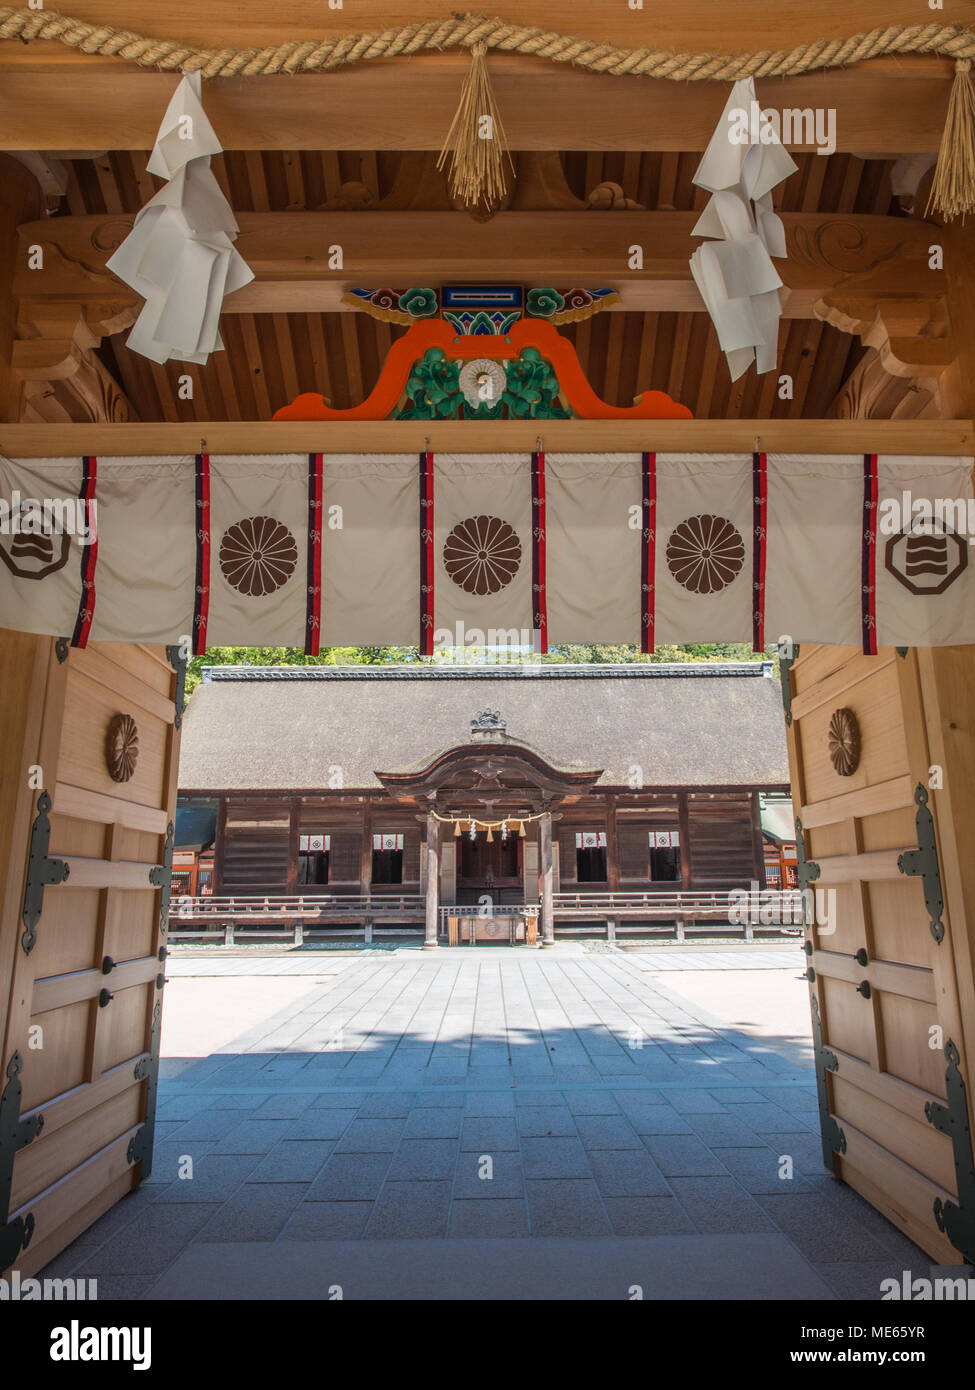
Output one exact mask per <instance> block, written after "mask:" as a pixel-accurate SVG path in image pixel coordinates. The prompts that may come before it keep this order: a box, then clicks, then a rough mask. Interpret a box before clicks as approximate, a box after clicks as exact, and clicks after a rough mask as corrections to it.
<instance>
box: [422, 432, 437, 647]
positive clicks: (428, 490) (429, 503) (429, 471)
mask: <svg viewBox="0 0 975 1390" xmlns="http://www.w3.org/2000/svg"><path fill="white" fill-rule="evenodd" d="M433 600H434V589H433V454H431V453H422V454H421V455H420V655H421V656H432V655H433Z"/></svg>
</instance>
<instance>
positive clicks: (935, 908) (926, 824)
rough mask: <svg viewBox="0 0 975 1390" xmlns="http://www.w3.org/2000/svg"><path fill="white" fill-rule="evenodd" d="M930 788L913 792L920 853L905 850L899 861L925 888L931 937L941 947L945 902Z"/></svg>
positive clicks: (922, 787) (910, 876) (943, 931)
mask: <svg viewBox="0 0 975 1390" xmlns="http://www.w3.org/2000/svg"><path fill="white" fill-rule="evenodd" d="M928 800H929V797H928V792H927V788H926V787H924V786H922V785H921V783H920V782H918V784H917V787H916V788H915V789H914V802H915V805H916V806H917V815H916V816H915V817H914V824H915V825H916V827H917V846H918V847H917V849H906V850H905V851H904V853H903V854H902V855H900V856H899V857H898V860H897V867H898V869H900V871H901V873H902V874H907V875H908V877H909V878H920V879H921V880H922V881H923V884H924V906H925V907H926V908H927V910H928V916H929V918H930V919H931V935H932V936H933V937H934V939H935V941H937V943H938V945H939V946H940V945H941V943H942V941H943V940H944V935H945V924H944V922H943V921H942V920H941V919H942V917H943V916H944V910H945V899H944V893H943V891H942V888H941V869H940V867H939V864H938V845H937V841H936V839H935V835H934V820H933V819H932V816H931V812H930V811H929V810H928Z"/></svg>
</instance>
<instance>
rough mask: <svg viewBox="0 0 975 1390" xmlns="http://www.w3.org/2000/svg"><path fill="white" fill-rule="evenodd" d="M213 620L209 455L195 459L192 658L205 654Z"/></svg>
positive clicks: (200, 455) (199, 455)
mask: <svg viewBox="0 0 975 1390" xmlns="http://www.w3.org/2000/svg"><path fill="white" fill-rule="evenodd" d="M209 618H210V455H209V454H197V456H196V591H195V594H194V600H193V655H194V656H200V655H202V653H203V652H205V651H206V646H207V623H208V621H209Z"/></svg>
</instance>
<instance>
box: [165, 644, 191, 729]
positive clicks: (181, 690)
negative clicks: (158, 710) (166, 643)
mask: <svg viewBox="0 0 975 1390" xmlns="http://www.w3.org/2000/svg"><path fill="white" fill-rule="evenodd" d="M166 660H167V661H168V662H169V664H170V666H172V668H173V670H174V671H175V672H176V698H175V704H176V714H175V715H174V717H173V728H174V729H178V728H180V727H181V726H182V723H183V710H184V709H185V708H186V657H185V656H184V655H183V648H182V647H167V648H166Z"/></svg>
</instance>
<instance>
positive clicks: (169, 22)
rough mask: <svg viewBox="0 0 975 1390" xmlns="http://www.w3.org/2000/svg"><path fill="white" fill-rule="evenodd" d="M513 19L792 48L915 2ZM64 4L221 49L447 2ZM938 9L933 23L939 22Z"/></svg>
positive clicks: (568, 9)
mask: <svg viewBox="0 0 975 1390" xmlns="http://www.w3.org/2000/svg"><path fill="white" fill-rule="evenodd" d="M485 8H486V11H487V12H488V13H490V14H491V15H498V16H500V17H501V18H502V19H508V20H510V21H511V23H512V24H524V25H537V26H538V27H539V28H541V29H548V30H552V31H554V32H556V33H560V34H576V35H578V36H579V37H580V38H588V39H600V40H601V41H602V42H603V43H608V44H617V45H620V46H631V47H634V48H638V47H646V48H660V49H670V50H673V51H674V52H678V53H679V52H684V53H697V52H701V51H702V49H705V48H706V49H707V50H708V51H709V52H714V53H740V52H747V51H749V50H750V49H752V48H762V49H771V48H792V47H793V46H794V45H795V44H800V43H807V42H809V41H811V40H813V39H833V38H845V37H847V36H848V35H850V34H854V33H858V32H859V33H863V32H866V31H867V30H870V29H873V28H880V27H882V26H885V25H892V24H905V25H910V24H918V23H920V22H921V21H920V20H919V19H918V5H917V0H861V3H860V4H859V5H858V6H857V7H856V8H855V9H851V7H850V5H849V3H848V0H819V3H818V4H817V5H815V6H805V5H800V6H792V5H778V6H777V5H769V4H768V3H767V0H738V3H737V4H736V5H735V7H734V10H733V11H732V10H730V9H728V8H726V7H725V6H722V5H715V3H714V0H683V3H682V4H680V5H674V4H673V3H671V0H643V5H642V8H640V9H631V8H629V7H628V6H627V5H593V4H592V3H591V0H499V3H496V4H492V5H490V6H487V7H485ZM62 9H63V10H64V12H65V13H67V14H70V15H71V17H72V18H73V19H79V20H83V21H84V22H86V23H88V24H97V25H103V24H104V25H110V26H112V27H114V28H118V29H125V30H130V31H134V32H135V33H138V34H144V35H147V36H151V37H156V38H168V39H179V40H181V41H183V42H184V43H188V44H199V45H201V46H204V47H215V48H225V47H227V46H229V45H233V46H235V47H239V48H244V47H250V46H253V47H255V48H263V47H266V46H268V45H272V44H278V43H283V42H285V41H286V40H288V39H314V38H318V37H320V36H332V35H336V34H354V33H369V32H374V31H382V30H384V29H390V28H396V27H398V26H400V25H404V24H417V23H423V22H424V21H427V20H438V19H441V20H442V19H443V18H444V17H445V16H446V15H448V14H449V13H450V6H449V5H447V4H445V3H444V0H354V3H351V0H350V2H349V3H347V4H346V6H345V7H344V8H343V7H337V8H335V9H333V8H332V6H331V5H329V6H326V5H324V4H323V3H322V0H286V3H283V4H279V5H276V6H274V7H273V9H269V8H268V7H267V6H266V5H263V4H260V5H258V4H247V3H244V4H241V3H240V0H207V4H206V5H199V4H197V3H194V0H170V3H169V4H167V5H166V6H165V7H164V8H162V9H161V7H160V6H159V5H158V4H157V3H155V0H63V4H62ZM966 17H967V18H969V19H970V18H971V17H972V6H971V4H970V3H969V0H958V2H957V3H955V4H954V5H953V6H952V14H951V15H950V16H947V15H946V16H945V17H944V19H943V21H942V22H944V23H948V22H949V19H953V20H956V21H958V22H960V23H964V22H965V20H966ZM941 18H942V16H941V13H940V12H936V13H935V14H934V16H933V21H937V20H939V19H941ZM31 47H32V50H33V49H38V50H42V51H45V50H53V51H55V52H57V51H67V50H62V49H60V46H59V45H57V44H51V43H35V44H33V45H32V46H31Z"/></svg>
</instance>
